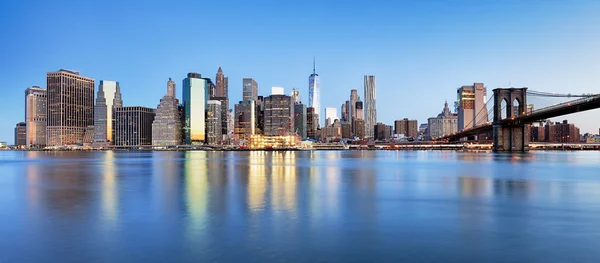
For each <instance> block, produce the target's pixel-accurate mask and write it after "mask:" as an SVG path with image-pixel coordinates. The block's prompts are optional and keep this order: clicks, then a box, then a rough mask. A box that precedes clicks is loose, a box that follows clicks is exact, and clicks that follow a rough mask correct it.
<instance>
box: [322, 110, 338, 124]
mask: <svg viewBox="0 0 600 263" xmlns="http://www.w3.org/2000/svg"><path fill="white" fill-rule="evenodd" d="M335 120H339V119H338V116H337V109H336V108H325V127H329V126H331V125H332V124H333V122H334V121H335Z"/></svg>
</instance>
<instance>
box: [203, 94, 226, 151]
mask: <svg viewBox="0 0 600 263" xmlns="http://www.w3.org/2000/svg"><path fill="white" fill-rule="evenodd" d="M207 104H208V106H207V109H206V143H207V144H210V145H215V144H219V143H221V141H222V139H223V129H222V128H221V125H222V123H223V122H222V120H221V117H222V116H223V115H222V114H221V109H222V107H221V101H218V100H209V101H208V103H207Z"/></svg>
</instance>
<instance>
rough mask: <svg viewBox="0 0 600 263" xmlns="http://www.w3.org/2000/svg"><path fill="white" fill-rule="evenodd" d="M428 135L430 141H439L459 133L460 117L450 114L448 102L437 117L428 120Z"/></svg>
mask: <svg viewBox="0 0 600 263" xmlns="http://www.w3.org/2000/svg"><path fill="white" fill-rule="evenodd" d="M427 124H428V125H427V126H428V134H427V137H428V138H430V139H437V138H440V137H442V136H445V135H449V134H453V133H455V132H457V131H458V115H457V114H456V113H452V112H450V108H449V107H448V102H447V101H446V102H445V103H444V109H443V110H442V112H441V113H440V114H438V116H437V117H432V118H429V119H427Z"/></svg>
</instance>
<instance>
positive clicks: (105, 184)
mask: <svg viewBox="0 0 600 263" xmlns="http://www.w3.org/2000/svg"><path fill="white" fill-rule="evenodd" d="M115 162H116V160H115V153H114V152H113V151H107V152H105V153H104V159H103V162H102V191H101V192H102V218H103V219H104V221H105V222H106V223H112V224H114V223H115V221H117V219H118V212H119V207H118V205H119V201H118V199H119V189H118V185H117V178H116V176H117V175H116V169H117V168H116V163H115Z"/></svg>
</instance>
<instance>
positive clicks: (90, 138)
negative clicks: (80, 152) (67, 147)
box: [83, 125, 95, 147]
mask: <svg viewBox="0 0 600 263" xmlns="http://www.w3.org/2000/svg"><path fill="white" fill-rule="evenodd" d="M94 134H95V132H94V125H89V126H87V128H85V133H84V134H83V146H88V147H89V146H92V144H93V143H94Z"/></svg>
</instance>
